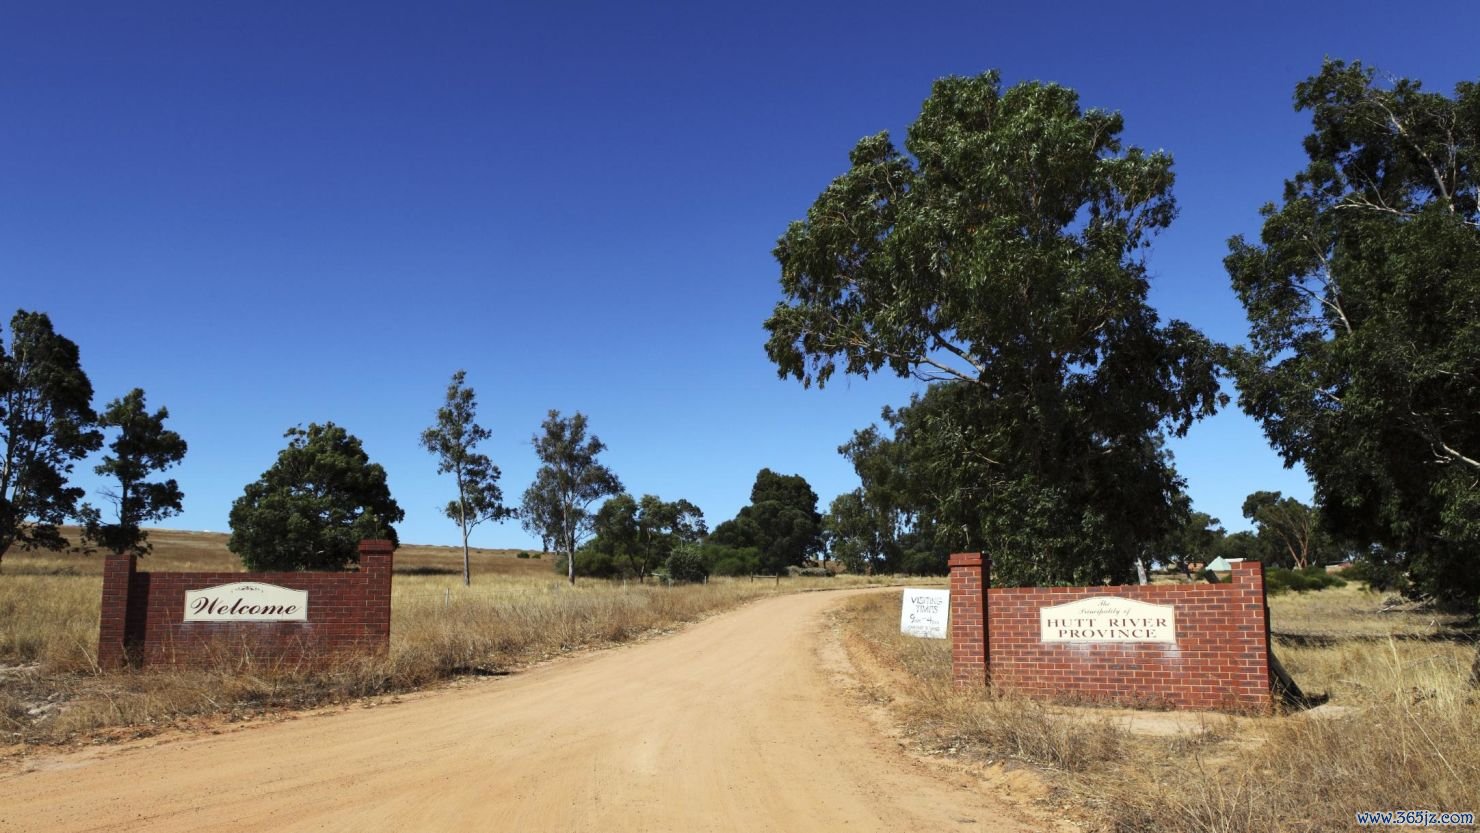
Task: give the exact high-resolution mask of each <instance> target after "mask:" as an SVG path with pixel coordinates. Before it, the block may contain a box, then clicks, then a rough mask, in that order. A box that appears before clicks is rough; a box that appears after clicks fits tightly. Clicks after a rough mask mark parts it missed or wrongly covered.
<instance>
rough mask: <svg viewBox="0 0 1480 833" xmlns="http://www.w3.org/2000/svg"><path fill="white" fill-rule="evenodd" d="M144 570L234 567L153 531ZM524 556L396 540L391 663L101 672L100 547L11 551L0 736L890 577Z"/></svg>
mask: <svg viewBox="0 0 1480 833" xmlns="http://www.w3.org/2000/svg"><path fill="white" fill-rule="evenodd" d="M151 538H152V539H153V541H154V545H155V552H154V554H153V555H151V556H149V557H148V558H146V559H143V560H142V561H141V563H140V566H141V568H142V569H146V570H153V571H168V570H211V571H217V570H221V571H232V570H239V569H240V565H239V563H238V562H237V561H236V559H235V557H234V556H232V555H231V554H230V553H229V552H227V550H226V549H225V536H222V535H212V534H208V533H179V532H168V531H155V532H153V533H151ZM517 552H518V551H517V550H499V551H488V550H478V551H475V552H474V553H473V558H472V561H473V585H472V586H471V587H464V586H463V584H462V552H461V550H457V549H453V548H444V547H418V546H406V547H402V548H401V549H399V550H397V552H396V560H395V573H396V575H395V579H394V583H393V585H392V599H391V646H390V651H389V652H388V654H387V655H385V656H383V657H349V658H344V659H341V660H339V661H337V662H335V663H333V664H332V665H330V666H329V667H327V668H314V669H310V668H306V667H282V666H277V665H271V664H265V663H260V662H254V661H252V660H251V659H250V658H248V659H246V660H243V659H242V658H241V657H240V656H238V655H236V654H234V653H231V652H223V654H222V656H221V657H220V659H219V660H218V661H217V662H216V663H215V664H214V665H213V666H211V667H207V668H203V669H196V670H188V671H146V672H122V673H105V674H100V673H98V670H97V667H96V664H95V662H94V656H95V652H96V647H97V638H98V611H99V601H100V595H101V589H102V569H101V561H102V559H101V557H100V556H97V555H85V554H79V553H75V552H73V553H11V554H9V555H8V556H7V557H6V559H5V562H4V574H3V575H0V746H3V745H4V744H5V743H6V741H7V739H8V741H9V742H10V743H11V744H12V745H13V746H12V750H11V751H12V752H16V751H24V749H25V747H26V746H27V745H30V744H36V743H60V742H67V741H78V740H85V739H98V738H100V737H110V736H111V737H126V736H137V735H142V734H149V733H153V732H156V731H158V730H159V729H160V728H164V727H169V726H176V725H189V724H192V723H194V722H196V721H198V720H214V719H219V718H226V719H240V718H244V717H251V716H256V715H261V714H269V713H272V712H276V711H280V710H283V709H291V708H302V707H308V706H314V705H320V704H326V703H333V702H341V701H345V700H349V699H353V698H358V697H366V696H374V695H382V694H392V693H396V692H404V691H409V690H413V689H416V688H420V687H424V686H427V685H432V684H436V683H438V682H441V681H444V680H447V679H450V678H453V677H457V676H460V675H468V674H473V675H478V674H494V673H504V672H507V671H510V670H513V669H517V668H519V667H521V666H525V665H528V664H530V663H532V662H537V661H540V660H542V659H546V658H549V657H554V656H558V655H560V654H562V653H565V652H570V651H576V650H581V649H586V648H592V647H600V646H604V645H610V644H615V643H620V642H625V641H628V640H632V639H636V638H640V637H642V636H644V635H646V634H651V633H654V632H658V631H662V630H666V629H670V628H673V627H676V626H678V625H679V624H682V623H684V622H691V621H694V620H696V619H699V618H702V617H704V616H706V615H709V614H711V613H713V612H716V611H720V610H724V609H727V608H730V607H734V606H736V605H739V604H742V603H744V602H746V601H749V600H752V599H755V598H758V597H762V596H769V595H774V594H776V593H784V592H795V591H798V590H807V589H824V588H825V589H832V588H840V587H848V586H861V585H863V584H869V583H872V584H881V583H887V582H888V581H889V579H888V578H887V577H881V578H875V579H873V580H868V579H864V578H862V577H839V578H835V579H787V580H785V581H782V582H781V583H780V586H779V587H778V586H777V585H776V584H774V583H772V582H769V581H757V582H751V581H749V580H730V579H716V580H714V581H712V582H710V583H709V584H707V585H697V586H696V585H689V586H680V587H659V586H655V585H652V584H648V585H645V586H639V585H635V584H623V583H620V582H618V583H610V582H605V581H582V582H580V583H579V584H578V585H577V586H576V587H574V588H571V587H569V586H568V585H567V584H566V583H565V581H564V580H563V577H561V576H558V575H556V574H555V573H554V570H553V566H552V564H551V559H550V558H549V557H548V556H547V557H545V558H539V559H536V558H528V559H521V558H517V557H516V554H517Z"/></svg>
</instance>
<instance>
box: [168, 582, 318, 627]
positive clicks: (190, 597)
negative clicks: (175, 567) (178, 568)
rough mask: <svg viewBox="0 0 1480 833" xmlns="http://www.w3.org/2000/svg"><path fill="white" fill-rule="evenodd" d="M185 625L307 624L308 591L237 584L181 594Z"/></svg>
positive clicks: (264, 585)
mask: <svg viewBox="0 0 1480 833" xmlns="http://www.w3.org/2000/svg"><path fill="white" fill-rule="evenodd" d="M185 621H186V622H307V621H308V591H307V590H294V589H292V588H290V587H279V586H277V585H276V584H263V583H262V582H258V581H238V582H233V583H232V584H219V585H217V586H215V587H206V588H203V589H200V590H186V591H185Z"/></svg>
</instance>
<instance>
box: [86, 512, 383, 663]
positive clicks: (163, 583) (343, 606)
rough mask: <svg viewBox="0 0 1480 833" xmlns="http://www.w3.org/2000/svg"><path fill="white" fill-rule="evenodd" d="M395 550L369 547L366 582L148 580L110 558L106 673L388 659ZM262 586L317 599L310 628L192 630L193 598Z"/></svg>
mask: <svg viewBox="0 0 1480 833" xmlns="http://www.w3.org/2000/svg"><path fill="white" fill-rule="evenodd" d="M391 553H392V545H391V543H390V542H389V541H363V542H361V543H360V572H358V573H305V572H295V573H141V572H138V571H137V570H136V561H135V559H134V557H133V556H131V555H113V554H110V555H108V556H107V559H106V561H105V562H104V566H103V610H102V620H101V623H100V625H99V628H98V665H99V666H101V667H103V668H117V667H119V666H122V665H125V664H134V665H139V666H151V665H177V664H192V663H201V662H211V661H219V660H222V659H226V660H229V661H233V662H235V661H240V660H242V659H248V658H249V659H250V660H251V661H252V662H253V663H254V664H257V665H259V667H260V666H261V665H262V664H267V665H270V666H278V667H282V666H284V665H300V664H302V663H305V662H309V663H311V662H316V661H318V660H321V659H324V658H326V657H329V656H332V655H334V654H339V653H343V652H346V651H361V652H375V651H385V650H386V649H387V647H388V646H389V645H390V634H391V558H392V555H391ZM238 581H257V582H264V583H266V584H276V585H278V586H280V587H289V588H292V589H294V590H306V591H308V621H306V622H186V621H184V618H185V591H187V590H199V589H201V588H205V587H214V586H216V585H219V584H230V583H233V582H238Z"/></svg>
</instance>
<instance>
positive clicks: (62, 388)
mask: <svg viewBox="0 0 1480 833" xmlns="http://www.w3.org/2000/svg"><path fill="white" fill-rule="evenodd" d="M92 395H93V389H92V383H91V382H90V381H88V378H87V374H86V373H84V372H83V371H82V365H81V363H80V362H79V360H78V353H77V345H76V344H73V343H72V342H71V341H70V340H68V339H66V338H64V337H63V336H61V335H58V334H57V333H56V331H55V330H53V329H52V326H51V319H50V318H49V317H47V315H46V313H43V312H27V311H25V310H18V311H17V312H16V314H15V316H14V317H12V318H11V319H10V349H9V351H8V352H7V351H6V349H5V345H4V344H3V343H0V453H3V455H4V457H3V459H0V558H4V556H5V553H6V552H8V551H9V550H10V547H11V545H13V544H16V543H21V544H26V545H29V546H34V547H43V548H47V549H61V548H62V547H64V546H66V541H65V540H64V539H63V538H62V536H61V533H60V532H59V531H58V530H57V527H58V526H59V525H60V524H62V523H64V522H66V520H67V519H68V518H71V517H76V516H77V512H78V507H77V502H78V501H79V500H81V499H82V494H83V491H82V489H80V488H77V487H75V486H69V485H67V475H69V474H71V473H72V466H73V464H74V463H75V462H76V461H77V460H80V459H81V458H83V457H85V456H87V455H88V453H90V452H92V451H96V450H97V449H98V447H100V446H101V445H102V443H103V435H102V433H100V432H99V431H98V430H97V429H96V428H95V427H94V423H95V422H96V421H97V415H96V414H95V413H93V409H92Z"/></svg>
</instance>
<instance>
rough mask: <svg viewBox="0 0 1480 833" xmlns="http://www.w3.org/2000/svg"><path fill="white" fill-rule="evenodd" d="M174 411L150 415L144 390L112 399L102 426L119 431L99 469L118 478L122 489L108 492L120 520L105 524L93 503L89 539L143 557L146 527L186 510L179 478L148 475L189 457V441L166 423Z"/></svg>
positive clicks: (147, 547)
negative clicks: (187, 443) (152, 478)
mask: <svg viewBox="0 0 1480 833" xmlns="http://www.w3.org/2000/svg"><path fill="white" fill-rule="evenodd" d="M169 415H170V412H169V410H168V409H166V408H160V409H159V410H157V411H155V412H154V413H152V414H151V413H149V410H148V408H147V407H145V403H144V391H143V390H141V389H139V388H134V389H133V390H132V391H130V392H129V393H128V395H126V396H124V397H122V398H119V399H115V400H113V401H112V402H109V403H108V408H107V410H105V411H104V412H103V416H102V418H101V419H100V420H99V422H98V424H99V425H100V426H101V427H102V428H104V429H114V430H116V431H117V435H116V436H114V438H113V441H112V442H111V443H109V444H108V450H109V452H110V453H109V454H107V455H105V456H104V457H103V462H102V463H100V464H99V465H98V466H97V467H96V468H95V469H94V471H96V472H97V473H98V474H100V475H103V476H104V477H111V478H113V479H114V480H116V481H117V482H118V486H117V488H116V489H109V490H106V491H104V493H103V494H104V496H106V497H107V498H108V499H109V500H110V501H111V502H112V503H113V506H114V510H115V514H116V517H117V520H116V522H114V523H103V522H102V520H101V517H100V515H101V513H99V512H98V511H97V510H96V509H93V508H92V507H87V510H86V515H87V518H86V523H85V529H86V532H85V534H86V536H87V538H88V539H89V540H91V541H95V542H97V543H98V544H100V545H102V546H104V547H106V548H107V549H110V550H112V551H113V552H119V553H122V552H128V551H130V550H132V551H134V552H137V553H139V554H141V555H142V554H145V553H148V552H149V551H150V549H151V547H150V545H149V534H148V533H147V532H145V531H144V530H143V529H142V528H141V526H140V525H141V524H143V523H146V522H152V521H162V520H164V519H165V518H168V517H171V516H173V515H178V514H179V513H180V511H181V502H182V501H183V500H184V499H185V495H184V493H183V492H181V491H180V486H179V484H178V483H176V482H175V480H174V478H170V479H168V480H154V481H151V480H148V479H147V478H148V477H149V476H150V474H151V473H153V472H162V471H164V470H165V469H168V468H170V467H171V466H173V465H175V464H176V463H178V462H180V461H181V460H183V459H184V458H185V450H186V445H185V440H183V439H181V437H180V435H179V434H177V433H175V432H174V431H171V430H169V429H168V428H165V427H164V421H165V420H166V419H168V418H169Z"/></svg>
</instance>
